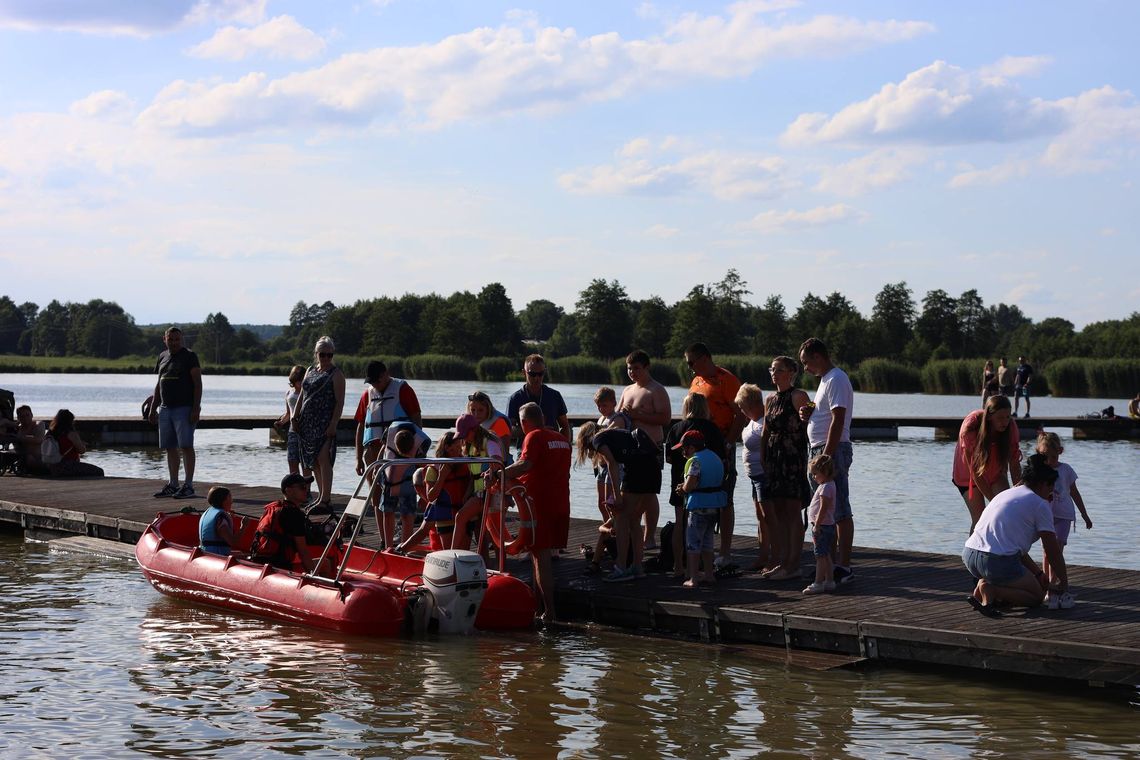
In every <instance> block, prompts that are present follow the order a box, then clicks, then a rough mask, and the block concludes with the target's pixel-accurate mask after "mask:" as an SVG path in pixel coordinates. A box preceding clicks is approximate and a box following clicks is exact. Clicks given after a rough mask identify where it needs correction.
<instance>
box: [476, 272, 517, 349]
mask: <svg viewBox="0 0 1140 760" xmlns="http://www.w3.org/2000/svg"><path fill="white" fill-rule="evenodd" d="M475 308H476V311H477V314H478V328H479V345H478V346H475V347H473V348H474V353H475V355H474V356H473V357H472V358H476V359H477V358H480V357H483V356H515V355H517V354H518V353H519V352H520V350H521V347H522V336H521V335H520V330H519V319H518V317H517V316H515V308H514V306H513V305H512V304H511V299H510V297H509V296H508V295H507V289H506V288H504V287H503V286H502V285H501V284H500V283H497V282H492V283H489V284H487V285H484V286H483V289H482V290H480V291H479V295H478V296H476V298H475Z"/></svg>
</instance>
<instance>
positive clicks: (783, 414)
mask: <svg viewBox="0 0 1140 760" xmlns="http://www.w3.org/2000/svg"><path fill="white" fill-rule="evenodd" d="M799 370H800V366H799V364H797V363H796V360H795V359H793V358H791V357H790V356H777V357H776V358H775V359H773V360H772V366H771V367H770V368H769V372H771V373H772V383H773V384H774V385H775V386H776V391H775V392H774V393H769V394H768V398H767V402H766V404H765V407H764V432H763V434H762V444H761V447H760V451H761V455H762V458H763V462H764V476H765V478H766V479H767V484H766V487H765V488H764V509H775V510H776V514H777V515H778V521H779V524H780V526H781V528H782V530H781V531H780V534H779V535H777V536H773V547H772V554H773V559H772V561H773V562H775V561H776V559H777V558H779V560H780V564H779V565H778V566H777V567H773V568H772V569H770V570H768V571H767V572H765V573H763V574H762V577H764V578H767V579H769V580H774V581H783V580H790V579H792V578H795V579H797V580H798V579H799V577H800V558H801V554H802V553H803V542H804V524H803V520H802V519H801V518H800V510H802V509H803V507H804V505H805V504H807V502H808V500H810V498H811V494H810V493H808V481H807V464H808V439H807V423H806V422H803V421H801V420H800V415H799V412H798V410H799V408H800V407H801V406H803V405H804V404H808V403H811V399H810V398H808V395H807V394H806V393H805V392H804V391H802V390H801V389H799V388H797V387H795V386H794V385H793V383H794V382H795V380H796V376H797V375H798V374H799Z"/></svg>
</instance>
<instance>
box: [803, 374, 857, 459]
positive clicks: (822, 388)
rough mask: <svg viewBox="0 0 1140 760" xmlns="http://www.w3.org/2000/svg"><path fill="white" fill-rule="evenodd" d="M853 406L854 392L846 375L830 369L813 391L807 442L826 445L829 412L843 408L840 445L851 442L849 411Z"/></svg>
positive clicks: (814, 444) (829, 423)
mask: <svg viewBox="0 0 1140 760" xmlns="http://www.w3.org/2000/svg"><path fill="white" fill-rule="evenodd" d="M854 406H855V391H854V389H852V387H851V378H849V377H847V373H846V372H844V371H843V370H841V369H839V367H832V368H831V369H829V370H828V371H827V374H826V375H824V376H823V377H821V378H820V379H819V387H818V388H816V389H815V411H814V412H812V414H811V418H810V419H809V420H808V442H809V443H810V444H811V445H812V446H813V447H814V446H822V445H824V444H825V443H827V429H828V428H829V427H831V410H832V409H838V408H839V407H843V408H844V409H846V410H847V414H845V415H844V417H843V436H842V437H841V438H840V439H839V442H840V443H850V442H851V409H852V408H853V407H854Z"/></svg>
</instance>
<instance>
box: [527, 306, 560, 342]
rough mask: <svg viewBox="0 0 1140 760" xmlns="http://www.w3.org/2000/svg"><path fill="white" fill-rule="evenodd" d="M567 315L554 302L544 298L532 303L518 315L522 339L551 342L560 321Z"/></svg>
mask: <svg viewBox="0 0 1140 760" xmlns="http://www.w3.org/2000/svg"><path fill="white" fill-rule="evenodd" d="M565 313H566V312H565V311H563V309H562V307H561V306H556V305H555V304H554V302H553V301H547V300H546V299H543V298H539V299H537V300H534V301H531V302H530V303H528V304H527V305H526V308H525V309H523V310H522V311H520V312H519V315H518V316H519V329H520V330H521V331H522V337H524V338H527V339H529V340H539V341H547V340H550V336H551V335H553V334H554V328H556V327H558V320H560V319H562V315H563V314H565Z"/></svg>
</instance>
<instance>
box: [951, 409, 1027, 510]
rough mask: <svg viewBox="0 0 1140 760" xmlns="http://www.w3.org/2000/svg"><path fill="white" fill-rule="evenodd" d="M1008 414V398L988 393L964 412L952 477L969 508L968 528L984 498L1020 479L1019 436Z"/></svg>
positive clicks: (1010, 410) (991, 496) (997, 492)
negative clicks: (978, 405) (979, 404)
mask: <svg viewBox="0 0 1140 760" xmlns="http://www.w3.org/2000/svg"><path fill="white" fill-rule="evenodd" d="M1011 417H1012V408H1011V406H1010V403H1009V399H1008V398H1006V397H1005V396H990V397H989V398H988V399H986V405H985V406H984V407H982V408H981V409H977V410H975V411H973V412H970V413H969V414H968V415H966V418H965V419H964V420H962V427H961V428H960V429H959V431H958V443H957V444H956V445H955V446H954V470H953V481H954V485H955V486H957V488H958V492H959V493H960V494H962V499H963V501H965V502H966V509H968V510H969V511H970V530H971V531H973V530H974V525H976V524H977V522H978V518H979V517H981V516H982V510H983V509H985V508H986V502H988V501H992V500H993V498H994V497H995V496H997V495H998V494H999V493H1001V492H1002V491H1004V490H1006V489H1007V488H1009V484H1010V483H1016V482H1018V481H1019V480H1021V449H1020V448H1019V444H1020V442H1021V437H1020V432H1019V431H1018V429H1017V425H1016V424H1011V423H1012V422H1013V420H1012V419H1011ZM1007 473H1008V475H1009V478H1008V479H1007V478H1006V475H1007Z"/></svg>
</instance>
